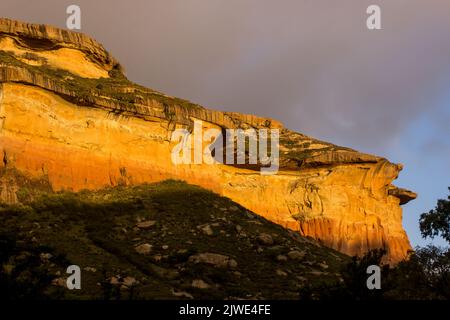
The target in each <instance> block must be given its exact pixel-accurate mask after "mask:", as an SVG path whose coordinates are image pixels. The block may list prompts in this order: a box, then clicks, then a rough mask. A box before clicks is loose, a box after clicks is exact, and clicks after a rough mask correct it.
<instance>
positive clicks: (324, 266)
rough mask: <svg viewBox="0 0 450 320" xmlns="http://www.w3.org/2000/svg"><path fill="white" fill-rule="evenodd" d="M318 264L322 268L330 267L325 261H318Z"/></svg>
mask: <svg viewBox="0 0 450 320" xmlns="http://www.w3.org/2000/svg"><path fill="white" fill-rule="evenodd" d="M317 265H318V266H319V267H321V268H322V269H328V265H327V264H326V263H324V262H322V263H318V264H317Z"/></svg>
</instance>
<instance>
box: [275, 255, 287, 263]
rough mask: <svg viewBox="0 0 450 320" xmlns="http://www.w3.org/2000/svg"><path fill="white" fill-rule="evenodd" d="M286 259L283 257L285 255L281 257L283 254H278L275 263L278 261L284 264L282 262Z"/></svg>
mask: <svg viewBox="0 0 450 320" xmlns="http://www.w3.org/2000/svg"><path fill="white" fill-rule="evenodd" d="M287 259H288V258H287V257H286V256H285V255H283V254H279V255H278V256H277V261H280V262H284V261H287Z"/></svg>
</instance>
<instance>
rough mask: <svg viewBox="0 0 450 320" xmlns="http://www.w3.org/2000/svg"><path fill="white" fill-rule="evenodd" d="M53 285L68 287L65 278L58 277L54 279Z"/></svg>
mask: <svg viewBox="0 0 450 320" xmlns="http://www.w3.org/2000/svg"><path fill="white" fill-rule="evenodd" d="M52 285H54V286H58V287H66V285H67V282H66V279H64V278H56V279H53V280H52Z"/></svg>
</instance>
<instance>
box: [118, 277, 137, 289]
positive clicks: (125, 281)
mask: <svg viewBox="0 0 450 320" xmlns="http://www.w3.org/2000/svg"><path fill="white" fill-rule="evenodd" d="M122 283H123V285H125V286H127V287H132V286H134V285H136V284H137V283H138V281H137V280H136V279H135V278H133V277H125V278H124V279H123V280H122Z"/></svg>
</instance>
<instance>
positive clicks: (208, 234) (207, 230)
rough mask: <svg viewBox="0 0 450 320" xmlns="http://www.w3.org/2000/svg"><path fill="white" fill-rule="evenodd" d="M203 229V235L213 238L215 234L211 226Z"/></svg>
mask: <svg viewBox="0 0 450 320" xmlns="http://www.w3.org/2000/svg"><path fill="white" fill-rule="evenodd" d="M201 229H202V231H203V233H204V234H206V235H207V236H212V235H213V234H214V231H213V229H212V228H211V226H210V225H209V224H207V225H206V226H203V227H202V228H201Z"/></svg>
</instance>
